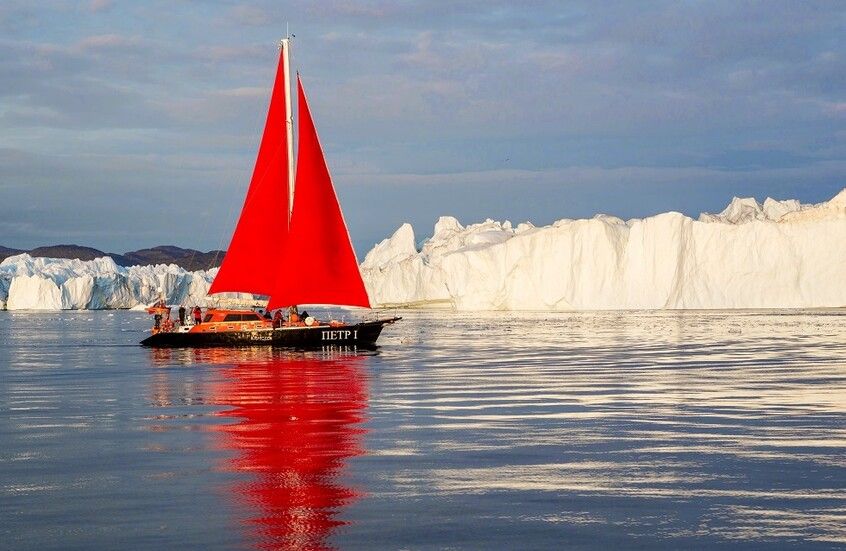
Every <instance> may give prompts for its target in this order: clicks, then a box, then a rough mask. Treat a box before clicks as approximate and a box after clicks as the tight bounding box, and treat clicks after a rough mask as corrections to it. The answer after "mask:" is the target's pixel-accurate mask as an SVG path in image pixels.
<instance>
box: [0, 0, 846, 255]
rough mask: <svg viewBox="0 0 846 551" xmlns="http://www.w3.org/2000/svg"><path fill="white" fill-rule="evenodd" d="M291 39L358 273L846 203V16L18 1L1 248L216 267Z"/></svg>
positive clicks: (3, 132) (12, 9)
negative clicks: (511, 240)
mask: <svg viewBox="0 0 846 551" xmlns="http://www.w3.org/2000/svg"><path fill="white" fill-rule="evenodd" d="M286 25H288V26H289V28H290V31H291V32H292V33H293V34H295V35H296V38H295V39H294V45H293V60H292V64H293V65H294V68H295V69H298V70H299V71H300V74H301V75H302V79H303V83H304V86H305V88H306V91H307V94H308V97H309V101H310V104H311V109H312V114H313V116H314V119H315V124H316V126H317V129H318V133H319V134H320V138H321V141H322V144H323V148H324V151H325V154H326V158H327V162H328V164H329V167H330V170H331V172H332V176H333V180H334V183H335V186H336V189H337V192H338V196H339V198H340V201H341V204H342V207H343V209H344V215H345V218H346V221H347V224H348V225H349V229H350V234H351V236H352V240H353V243H354V245H355V247H356V250H357V251H358V253H359V256H360V258H361V255H363V254H364V253H365V252H366V251H367V250H368V249H369V248H370V247H372V245H373V244H375V243H377V242H378V241H380V240H381V239H383V238H385V237H387V236H389V235H390V234H391V233H392V232H393V231H394V230H395V229H396V228H397V227H398V226H399V225H400V224H401V223H403V222H411V223H412V225H413V226H414V228H415V235H416V238H417V240H418V241H422V240H423V239H425V238H426V237H427V236H429V235H431V233H432V227H433V225H434V223H435V222H436V221H437V218H438V217H439V216H441V215H452V216H456V217H457V218H458V219H459V220H460V221H461V222H462V223H465V224H467V223H473V222H479V221H483V220H484V219H486V218H493V219H497V220H506V219H508V220H511V221H512V222H514V223H519V222H522V221H527V220H528V221H531V222H533V223H534V224H537V225H540V224H548V223H551V222H553V221H555V220H557V219H561V218H580V217H591V216H593V215H595V214H597V213H600V212H601V213H607V214H612V215H616V216H619V217H621V218H631V217H644V216H649V215H652V214H656V213H659V212H665V211H668V210H675V211H680V212H683V213H685V214H688V215H691V216H694V217H695V216H698V214H699V213H700V212H703V211H707V212H718V211H720V210H722V209H723V208H724V207H725V205H726V204H727V203H728V202H729V201H730V200H731V197H732V196H741V197H746V196H754V197H756V198H758V200H763V199H764V198H765V197H768V196H771V197H774V198H778V199H787V198H797V199H800V200H802V201H803V202H819V201H824V200H827V199H829V198H830V197H832V196H833V195H835V194H836V193H837V192H838V191H839V190H840V189H842V188H843V187H846V33H844V28H846V3H843V2H834V1H831V2H816V1H810V0H809V1H801V2H799V1H793V2H781V1H779V0H767V1H760V2H746V1H738V0H732V1H702V2H699V1H689V0H688V1H684V0H673V1H666V2H663V1H656V2H630V1H622V2H618V1H613V0H611V1H607V2H591V1H588V2H579V1H573V2H563V1H543V0H527V1H522V2H516V1H514V2H502V1H498V0H484V1H481V0H480V1H475V0H469V1H438V0H428V1H420V2H416V1H409V0H391V1H382V0H370V1H360V2H359V1H353V0H325V1H287V2H286V1H278V0H277V1H260V2H234V1H231V2H230V1H212V0H203V1H188V0H168V1H142V0H133V1H126V2H122V1H119V0H90V1H63V0H42V1H39V2H31V1H30V0H2V2H0V245H5V246H9V247H17V248H31V247H35V246H40V245H47V244H59V243H76V244H81V245H88V246H93V247H96V248H99V249H102V250H106V251H109V252H124V251H128V250H134V249H138V248H144V247H150V246H155V245H159V244H174V245H179V246H183V247H191V248H198V249H203V250H208V249H212V248H225V247H226V246H227V244H228V241H229V238H230V236H231V232H232V229H233V228H234V225H235V222H236V219H237V215H238V212H239V211H240V207H241V205H242V202H243V197H244V194H245V192H246V188H247V185H248V184H249V180H250V175H251V173H252V168H253V162H254V159H255V153H256V149H257V146H258V142H259V139H260V135H261V131H262V128H263V125H264V117H265V114H266V110H267V104H268V99H269V92H270V86H271V83H272V81H273V76H274V72H275V65H276V59H277V55H278V50H277V42H278V39H279V38H282V37H283V36H284V35H285V32H286ZM269 215H272V213H271V214H269Z"/></svg>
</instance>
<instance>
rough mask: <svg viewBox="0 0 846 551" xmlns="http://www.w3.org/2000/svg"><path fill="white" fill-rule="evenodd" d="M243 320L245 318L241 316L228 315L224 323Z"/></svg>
mask: <svg viewBox="0 0 846 551" xmlns="http://www.w3.org/2000/svg"><path fill="white" fill-rule="evenodd" d="M242 318H243V316H242V315H241V314H226V317H225V318H223V321H241V319H242Z"/></svg>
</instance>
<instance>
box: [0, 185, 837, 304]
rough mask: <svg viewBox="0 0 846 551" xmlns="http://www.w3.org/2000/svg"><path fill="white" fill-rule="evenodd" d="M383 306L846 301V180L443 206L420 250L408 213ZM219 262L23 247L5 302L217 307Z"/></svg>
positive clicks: (3, 284) (373, 282) (394, 240)
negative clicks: (600, 206) (649, 197)
mask: <svg viewBox="0 0 846 551" xmlns="http://www.w3.org/2000/svg"><path fill="white" fill-rule="evenodd" d="M361 271H362V275H363V276H364V281H365V284H366V286H367V289H368V292H369V294H370V298H371V302H372V303H373V304H374V306H394V305H404V306H443V307H453V308H457V309H461V310H509V309H510V310H582V309H637V308H647V309H654V308H800V307H801V308H808V307H827V306H846V189H844V190H843V191H842V192H840V194H838V195H837V196H836V197H834V198H833V199H831V200H830V201H828V202H825V203H820V204H817V205H802V204H800V203H799V202H798V201H792V200H791V201H776V200H773V199H767V200H766V201H764V204H763V205H761V204H759V203H758V202H757V201H755V199H751V198H749V199H738V198H734V199H733V200H732V202H731V204H730V205H729V206H728V207H727V208H726V209H725V210H724V211H723V212H721V213H719V214H707V213H705V214H702V215H701V216H700V217H699V220H693V219H691V218H689V217H687V216H684V215H682V214H679V213H676V212H668V213H665V214H659V215H657V216H652V217H649V218H644V219H632V220H628V221H623V220H620V219H619V218H615V217H613V216H606V215H597V216H596V217H594V218H592V219H590V220H559V221H558V222H555V223H554V224H552V225H550V226H544V227H535V226H532V225H531V224H528V223H524V224H520V225H518V226H517V227H512V225H511V223H509V222H504V223H500V222H494V221H492V220H487V221H485V222H482V223H480V224H472V225H470V226H467V227H464V226H462V225H461V224H459V223H458V221H457V220H456V219H455V218H452V217H442V218H441V219H440V220H438V223H437V224H436V225H435V231H434V235H432V237H431V238H429V239H428V240H426V241H425V243H424V244H423V246H422V247H421V248H420V249H419V250H418V248H417V245H416V240H415V236H414V230H413V229H412V227H411V226H410V225H409V224H403V225H402V226H400V228H399V229H398V230H397V231H396V232H395V233H394V235H393V236H391V237H390V238H388V239H385V240H384V241H382V242H381V243H379V244H378V245H376V246H375V247H374V248H373V249H372V250H371V251H370V252H369V253H368V254H367V256H366V258H365V259H364V262H363V263H362V265H361ZM215 274H216V269H213V270H209V271H199V272H187V271H185V270H183V269H182V268H179V267H177V266H174V265H169V266H165V265H159V266H133V267H130V268H123V267H119V266H117V265H116V264H115V263H114V261H112V259H110V258H99V259H96V260H92V261H88V262H83V261H79V260H60V259H49V258H32V257H30V256H29V255H26V254H22V255H18V256H13V257H10V258H7V259H6V260H4V261H3V262H2V263H0V308H3V307H5V308H8V309H9V310H24V309H41V310H58V309H97V308H133V307H139V306H143V305H147V304H150V303H152V302H154V301H155V300H156V299H157V298H158V296H159V293H160V292H162V293H164V295H165V297H166V299H167V301H168V303H169V304H186V305H191V306H192V305H194V304H200V305H206V304H208V301H207V300H206V292H207V290H208V288H209V284H210V283H211V280H212V279H213V278H214V275H215Z"/></svg>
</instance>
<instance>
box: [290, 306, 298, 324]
mask: <svg viewBox="0 0 846 551" xmlns="http://www.w3.org/2000/svg"><path fill="white" fill-rule="evenodd" d="M297 323H300V311H299V310H298V309H297V307H296V305H295V306H291V307H290V308H288V324H289V325H294V324H297Z"/></svg>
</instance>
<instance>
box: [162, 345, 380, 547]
mask: <svg viewBox="0 0 846 551" xmlns="http://www.w3.org/2000/svg"><path fill="white" fill-rule="evenodd" d="M266 350H267V349H266ZM327 354H330V355H327ZM183 356H184V357H183ZM152 360H153V362H152V363H153V364H154V365H159V366H165V365H167V364H171V365H172V363H173V362H174V361H176V363H186V364H188V363H192V364H196V363H213V364H228V365H221V366H220V368H219V369H220V372H219V373H218V375H219V377H214V379H215V382H214V383H211V384H208V385H207V386H206V385H204V386H206V388H205V389H204V392H203V394H204V395H205V397H204V398H205V400H204V401H205V402H206V403H210V404H215V405H220V406H225V407H224V408H222V411H220V412H219V413H217V415H219V416H221V417H225V418H228V419H229V422H227V423H225V424H222V425H215V426H213V427H212V429H211V430H212V431H213V433H214V434H215V436H216V438H215V440H216V441H215V447H219V448H221V449H223V450H229V451H232V452H234V454H231V456H230V458H229V459H226V460H224V462H223V463H222V468H223V469H224V470H226V471H230V472H238V473H249V475H250V479H249V480H247V481H245V482H239V483H236V484H234V485H232V486H229V487H227V488H225V491H226V493H227V494H228V495H229V496H230V497H231V498H232V499H233V500H234V501H235V502H236V504H237V505H239V506H241V507H244V506H246V508H247V517H248V518H247V519H246V520H245V521H244V527H245V528H246V531H247V533H248V537H249V538H250V539H251V540H252V541H253V542H254V544H255V546H256V547H259V548H265V549H326V548H327V547H328V544H327V538H328V537H329V536H330V535H331V533H332V532H333V530H334V529H335V528H336V527H337V526H339V525H342V524H345V522H344V521H342V520H340V519H339V518H338V516H339V513H340V512H341V510H342V508H343V507H344V505H346V504H348V503H349V502H350V501H352V500H354V499H355V498H356V497H358V496H359V495H361V494H360V493H359V492H357V491H356V490H354V489H352V488H349V487H347V486H346V485H344V483H343V481H342V475H343V472H344V469H345V463H346V460H347V459H348V458H350V457H354V456H357V455H361V454H362V453H363V452H364V450H363V448H362V444H361V440H362V434H363V433H364V432H365V430H364V429H363V428H362V426H361V423H362V421H363V420H364V415H365V409H366V407H367V379H366V376H365V373H366V372H365V370H364V369H363V366H362V363H363V362H364V361H365V358H363V357H360V356H355V355H346V356H345V355H342V353H339V352H332V353H325V354H313V355H307V354H285V353H279V352H271V351H270V350H267V351H266V352H264V351H262V352H255V351H249V350H244V351H233V350H229V351H225V352H219V351H201V350H197V351H193V352H188V351H184V352H179V353H176V354H174V353H172V352H163V353H160V354H157V355H154V356H153V357H152ZM154 394H155V391H154Z"/></svg>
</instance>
